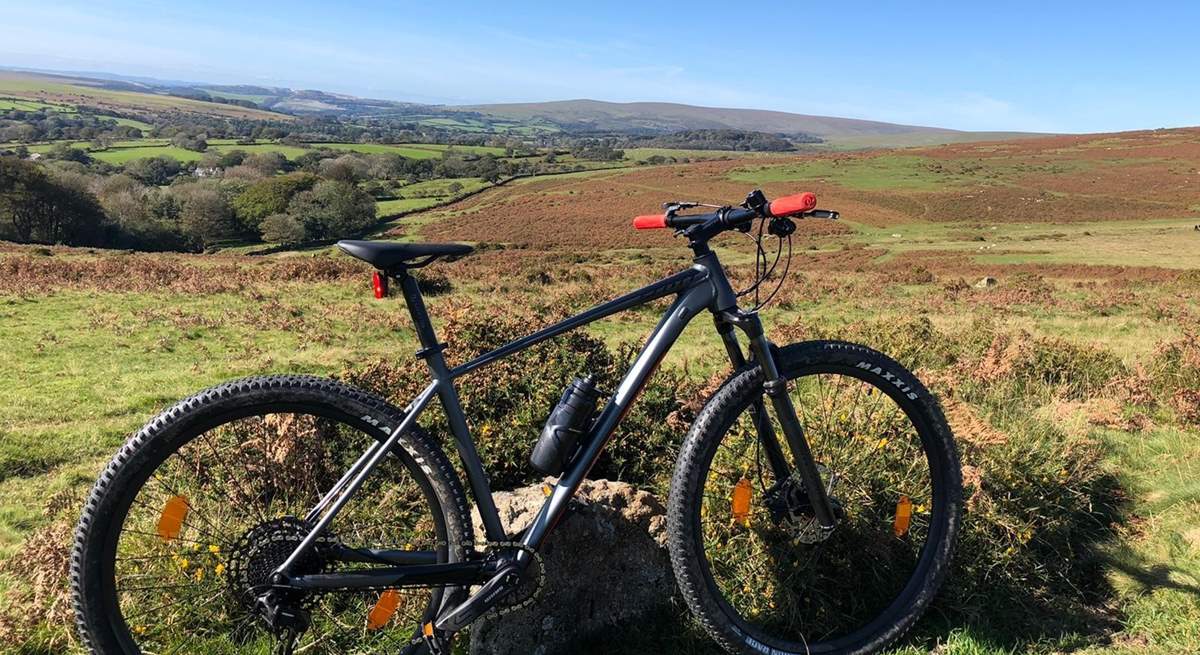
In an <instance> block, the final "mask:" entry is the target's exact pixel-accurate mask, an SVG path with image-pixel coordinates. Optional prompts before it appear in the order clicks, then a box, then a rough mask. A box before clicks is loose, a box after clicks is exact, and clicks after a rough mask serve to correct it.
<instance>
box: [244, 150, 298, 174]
mask: <svg viewBox="0 0 1200 655" xmlns="http://www.w3.org/2000/svg"><path fill="white" fill-rule="evenodd" d="M242 163H243V164H245V165H247V166H250V167H252V168H256V169H258V170H259V171H261V172H262V174H263V175H274V174H275V173H277V172H279V171H281V170H283V169H284V168H285V167H286V166H287V159H285V158H284V156H283V155H281V154H279V153H278V152H257V153H254V154H252V155H247V156H246V159H245V160H244V161H243V162H242Z"/></svg>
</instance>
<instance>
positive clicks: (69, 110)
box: [0, 98, 75, 114]
mask: <svg viewBox="0 0 1200 655" xmlns="http://www.w3.org/2000/svg"><path fill="white" fill-rule="evenodd" d="M39 109H50V110H53V111H57V112H60V113H63V114H73V113H75V108H74V107H71V106H69V105H59V104H51V103H48V102H38V101H36V100H22V99H19V98H0V111H14V110H15V111H37V110H39Z"/></svg>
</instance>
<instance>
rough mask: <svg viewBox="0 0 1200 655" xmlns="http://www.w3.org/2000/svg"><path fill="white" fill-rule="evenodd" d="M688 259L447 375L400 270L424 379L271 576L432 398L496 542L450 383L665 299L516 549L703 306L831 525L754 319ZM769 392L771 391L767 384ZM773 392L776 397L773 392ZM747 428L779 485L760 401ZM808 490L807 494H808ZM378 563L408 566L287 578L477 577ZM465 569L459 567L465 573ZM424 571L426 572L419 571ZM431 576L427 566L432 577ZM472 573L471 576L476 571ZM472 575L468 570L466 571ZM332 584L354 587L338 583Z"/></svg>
mask: <svg viewBox="0 0 1200 655" xmlns="http://www.w3.org/2000/svg"><path fill="white" fill-rule="evenodd" d="M693 247H694V248H695V249H696V258H695V260H694V263H693V265H692V266H691V268H688V269H686V270H684V271H680V272H678V273H675V274H674V275H671V276H669V277H667V278H665V279H663V280H661V281H659V282H656V283H654V284H650V285H648V286H646V287H643V288H641V289H638V290H637V291H633V292H631V293H628V294H626V295H623V296H620V297H618V298H616V299H614V300H611V301H609V302H606V303H603V304H601V305H597V306H596V307H593V308H591V309H589V310H587V311H585V312H583V313H581V314H579V315H577V316H574V317H571V318H568V319H566V320H564V321H562V322H559V323H556V324H554V325H551V326H549V327H546V328H544V329H542V330H540V331H538V332H535V333H533V334H531V335H529V336H526V337H523V338H520V339H517V340H515V341H512V342H511V343H508V344H506V345H504V346H501V347H500V348H497V349H496V350H494V351H491V352H489V353H486V354H483V355H481V356H479V357H477V358H475V359H473V360H471V361H469V362H466V363H465V364H462V365H460V366H457V367H454V368H449V367H448V366H447V364H446V360H445V357H444V356H443V354H442V351H443V350H444V349H445V345H444V344H442V343H440V342H438V340H437V336H436V334H435V333H434V330H433V326H432V324H431V322H430V318H429V313H428V311H427V310H426V308H425V303H424V300H423V298H422V295H421V292H420V290H419V289H418V287H417V282H416V280H415V279H414V278H413V277H412V276H411V275H409V274H408V272H407V271H406V270H405V269H403V268H401V269H400V270H399V271H397V272H393V273H392V276H393V277H394V278H395V279H397V280H398V281H399V282H400V285H401V289H402V291H403V294H404V298H405V300H406V302H407V304H408V310H409V313H410V314H411V316H412V319H413V325H414V327H415V330H416V334H417V338H418V340H419V342H420V344H421V349H420V350H419V351H417V355H418V356H419V357H421V358H422V359H424V360H425V362H426V363H427V364H428V366H429V370H430V373H431V376H432V381H431V382H430V383H429V385H428V386H427V387H426V388H425V389H424V390H423V391H422V392H421V393H420V394H418V395H417V397H416V398H414V399H413V400H412V401H411V402H410V403H409V404H408V406H407V407H406V410H405V417H404V419H403V421H402V422H401V423H400V424H399V425H397V426H395V427H394V428H392V429H391V430H390V432H389V433H388V436H387V438H385V439H382V440H379V441H376V442H375V443H374V444H373V445H372V446H371V447H370V448H368V449H367V451H366V452H365V453H363V455H362V456H361V457H360V458H359V459H358V460H357V461H356V462H355V464H354V465H353V466H352V467H351V468H350V470H349V471H347V472H346V473H345V475H343V476H342V478H341V479H340V480H339V481H338V482H337V483H336V484H335V485H334V487H333V488H332V489H330V491H329V492H328V493H327V494H326V495H325V496H324V497H322V499H321V500H320V501H319V502H318V504H317V505H316V506H315V507H314V508H313V509H312V511H311V512H310V513H309V515H308V517H307V518H308V521H309V522H312V521H316V523H315V525H314V527H313V529H312V530H311V531H310V532H309V534H308V535H307V537H306V538H305V539H304V540H302V541H301V543H300V544H299V546H298V547H297V548H296V550H295V551H293V553H292V555H291V556H290V557H289V558H288V559H287V560H286V561H285V562H284V563H283V564H282V565H281V566H280V567H279V568H278V569H277V570H276V573H277V576H278V577H279V578H280V579H284V578H286V576H287V574H288V572H289V571H290V570H291V569H292V567H293V566H294V565H295V563H296V562H297V561H299V560H300V559H301V558H302V557H304V555H305V554H307V553H308V552H309V551H310V550H311V549H312V548H313V547H314V546H315V544H316V541H317V540H318V539H319V537H320V536H321V535H322V534H323V533H324V532H325V530H326V529H327V528H328V527H329V524H330V523H331V522H332V521H333V519H334V517H335V516H336V515H337V514H338V512H339V511H341V509H342V508H343V507H344V506H345V505H346V503H347V502H348V501H349V500H350V498H351V497H352V496H353V495H354V493H355V492H356V491H357V490H358V489H359V488H361V487H362V485H363V483H364V482H365V481H366V479H367V477H368V476H369V475H370V474H371V472H372V471H373V470H374V469H375V467H376V466H377V465H378V464H379V463H380V461H381V460H382V459H383V457H384V456H385V455H386V454H387V453H388V452H389V451H391V450H392V449H393V447H394V446H395V445H396V444H397V443H398V442H399V439H400V436H401V435H402V434H403V433H404V432H405V431H406V430H408V429H410V428H411V427H412V426H413V425H414V424H415V422H416V420H417V419H418V417H419V416H420V415H421V413H422V411H423V410H424V409H425V408H426V407H427V406H428V404H429V401H430V400H431V399H432V398H433V396H434V395H436V396H437V397H438V399H439V401H440V402H441V404H442V407H443V409H444V410H445V414H446V417H447V419H448V423H449V427H450V431H451V433H452V435H453V437H454V444H455V447H456V449H457V451H458V454H459V457H460V458H461V460H462V463H463V467H464V469H465V470H466V474H467V481H468V484H469V486H470V489H471V494H472V496H473V497H474V499H475V502H476V505H477V507H478V509H479V514H480V517H481V518H482V522H483V527H484V532H485V535H486V537H487V540H488V541H491V542H506V541H508V535H506V534H505V532H504V528H503V525H502V524H501V521H500V515H499V513H498V512H497V510H496V506H495V502H494V500H493V499H492V491H491V487H490V485H489V483H488V479H487V474H486V472H485V470H484V467H483V463H482V461H481V460H480V458H479V453H478V451H477V450H476V446H475V441H474V440H473V438H472V437H471V433H470V429H469V428H468V426H467V418H466V415H465V414H464V412H463V409H462V404H461V402H460V400H459V396H458V391H457V389H456V387H455V385H454V380H455V379H457V378H460V377H462V376H464V375H466V374H468V373H471V372H473V371H475V370H477V369H479V368H482V367H484V366H487V365H488V364H491V363H493V362H495V361H497V360H499V359H501V358H503V357H506V356H508V355H511V354H513V353H516V352H519V351H521V350H524V349H526V348H529V347H530V346H533V345H534V344H537V343H540V342H542V341H545V340H547V339H550V338H553V337H555V336H558V335H560V334H562V333H564V332H567V331H569V330H573V329H575V328H578V327H581V326H583V325H587V324H589V323H592V322H594V321H598V320H600V319H603V318H606V317H608V316H611V315H613V314H616V313H618V312H622V311H625V310H628V309H631V308H634V307H638V306H641V305H645V304H647V303H650V302H652V301H654V300H658V299H660V298H664V297H666V296H669V295H671V294H675V295H676V297H675V299H674V301H673V302H672V303H671V304H670V306H669V307H668V308H667V310H666V312H665V313H664V314H663V316H662V318H661V319H660V320H659V322H658V324H657V326H655V328H654V330H653V331H652V332H651V333H650V336H649V338H648V339H647V340H646V343H645V345H644V346H643V347H642V349H641V352H640V353H639V354H638V356H637V358H636V359H635V360H634V361H633V364H632V365H631V366H630V368H629V370H628V371H627V372H626V374H625V376H624V378H623V379H622V380H621V382H620V384H619V385H618V386H617V388H616V390H615V391H614V392H613V394H612V396H611V397H610V398H609V400H608V402H607V404H606V405H605V406H604V408H603V409H602V410H601V412H600V414H599V416H598V417H597V418H596V420H595V421H594V423H593V426H592V429H591V431H590V434H588V435H587V436H586V438H585V440H584V441H583V443H582V446H581V449H580V451H579V452H578V453H577V454H576V455H575V456H574V458H573V459H572V461H571V463H570V465H569V467H568V468H567V470H566V471H564V472H563V474H562V475H561V476H560V477H559V480H558V482H557V483H556V484H555V485H554V486H553V487H552V488H551V490H550V493H549V494H548V496H547V499H546V502H545V503H544V504H543V506H542V508H541V510H540V511H539V513H538V515H537V517H536V518H535V519H534V520H533V522H532V523H531V524H530V525H529V527H528V528H526V530H525V532H524V534H523V535H522V536H521V543H522V544H523V545H524V546H525V547H527V548H529V549H532V550H536V549H538V548H540V547H541V545H542V544H543V542H544V541H545V539H546V537H547V536H548V535H549V533H550V531H551V530H552V529H553V528H554V526H555V524H557V522H558V521H559V520H560V519H561V518H562V516H563V513H564V512H565V510H566V509H567V506H568V503H569V501H570V499H571V497H572V496H574V494H575V492H576V491H577V490H578V489H579V486H580V484H582V482H583V480H584V479H585V478H586V477H587V474H588V472H589V471H590V470H591V468H592V466H593V465H594V464H595V463H596V460H597V459H598V458H599V456H600V454H601V452H602V451H603V450H604V447H605V446H606V445H607V444H608V442H609V440H610V439H611V437H612V435H613V433H614V432H615V430H616V427H617V425H618V424H619V423H620V422H621V420H622V419H623V418H624V417H625V414H626V413H627V412H628V411H629V409H630V408H631V407H632V404H633V402H634V400H635V399H636V397H637V395H638V393H639V392H640V391H641V389H642V387H643V386H644V385H645V384H646V382H647V381H648V380H649V378H650V376H651V375H652V374H653V373H654V370H655V369H656V368H657V367H658V365H659V363H660V362H661V361H662V359H663V357H664V356H665V355H666V353H667V352H668V351H669V350H670V349H671V347H672V346H673V345H674V344H675V342H676V340H677V339H678V338H679V335H680V334H681V333H682V332H683V330H684V328H686V327H687V325H688V324H689V323H690V322H691V320H692V319H693V318H695V317H696V315H697V314H699V313H700V312H701V311H703V310H705V309H708V310H709V311H710V312H712V314H713V317H714V321H715V322H716V326H717V331H718V333H719V334H720V336H721V338H722V341H723V342H724V344H725V346H726V349H727V351H728V354H729V357H730V360H731V362H732V363H733V364H734V366H735V367H740V366H741V365H743V364H745V361H746V360H745V358H744V356H743V354H742V350H741V346H740V344H739V343H738V340H737V338H736V336H735V335H734V328H735V327H736V328H738V329H741V330H742V331H743V332H745V333H746V335H747V337H748V338H749V341H750V343H749V349H750V353H751V355H752V357H753V358H754V361H755V362H756V363H759V365H760V366H762V367H763V374H764V380H765V385H764V387H765V389H766V393H767V395H769V396H770V397H771V402H772V405H773V406H774V408H775V410H776V414H777V415H778V416H779V420H780V423H781V425H782V427H783V429H784V430H783V431H784V433H785V435H784V436H785V437H786V439H787V443H788V445H789V447H790V448H791V449H792V450H791V452H792V453H793V455H794V456H795V459H796V462H795V465H796V470H797V471H798V473H799V474H801V476H802V477H803V479H804V480H805V481H806V483H807V482H812V483H814V484H812V485H806V486H807V488H808V489H809V490H810V494H811V497H812V498H811V499H812V500H813V506H814V509H815V512H816V514H817V518H818V520H819V521H820V523H821V524H822V525H825V526H827V527H832V525H833V519H832V510H830V509H829V505H828V500H827V498H825V496H824V494H823V492H822V485H821V484H820V474H819V472H818V471H817V469H816V467H815V465H814V464H813V462H812V457H811V454H810V453H809V451H808V445H807V443H806V442H805V440H804V438H803V433H802V430H801V429H800V426H799V423H798V421H796V418H795V409H794V407H792V405H791V400H790V397H789V396H788V394H787V393H786V381H784V380H783V379H782V377H781V375H780V373H779V371H778V370H777V368H776V365H775V361H774V356H773V353H772V346H771V344H770V343H769V342H768V341H767V339H766V337H765V335H764V334H763V330H762V324H761V322H760V321H759V318H758V315H757V314H755V313H746V312H742V311H740V310H739V309H738V308H737V298H736V294H735V293H734V291H733V289H732V287H731V286H730V283H729V280H728V278H727V277H726V276H725V271H724V269H723V268H722V267H721V264H720V262H719V261H718V260H717V257H716V254H715V253H713V252H712V251H711V250H709V249H708V248H707V247H706V246H703V247H696V246H693ZM772 385H774V386H772ZM781 388H782V389H783V390H784V392H783V393H779V390H780V389H781ZM752 411H753V413H754V417H755V421H756V423H757V424H758V428H759V436H760V439H762V440H763V442H764V446H765V450H766V453H767V457H768V460H769V462H770V464H771V466H772V468H773V469H775V473H776V475H777V476H779V478H780V479H782V478H783V477H786V475H788V474H790V472H791V471H792V470H793V469H792V467H791V466H789V465H788V463H787V461H786V459H785V457H784V455H783V452H782V450H781V448H780V446H779V443H778V441H777V440H776V439H775V436H774V433H773V430H772V429H771V427H770V424H769V422H768V421H766V420H764V419H765V418H766V412H765V406H764V403H763V402H762V401H761V400H759V401H757V402H756V403H755V404H754V405H753V406H752ZM813 489H816V491H812V490H813ZM376 552H377V553H379V554H380V555H379V556H378V557H377V558H378V559H382V560H384V561H387V562H389V563H393V564H401V565H408V566H407V568H403V569H384V570H381V571H380V572H379V573H376V574H372V573H370V572H366V573H354V574H341V575H339V574H325V575H310V576H297V577H296V578H294V579H293V581H292V582H293V583H294V584H296V586H301V587H311V588H317V587H332V586H337V585H335V582H334V581H335V579H340V580H343V581H345V582H347V583H349V581H348V578H350V577H357V578H360V579H362V580H363V583H362V584H363V586H366V585H367V584H368V583H370V582H373V583H378V582H379V581H380V580H382V579H384V578H386V579H387V580H388V581H389V582H390V583H392V584H405V583H407V584H420V583H425V582H429V581H431V580H438V581H443V582H446V583H451V584H463V583H469V582H479V581H481V579H484V578H486V576H485V575H483V574H482V573H480V576H481V577H476V578H471V576H470V572H469V571H467V572H464V571H463V568H464V567H462V566H458V567H456V566H455V565H454V564H441V565H433V564H431V563H430V561H429V559H430V558H429V555H428V554H427V553H411V554H405V553H404V552H396V551H376ZM523 555H525V553H518V555H517V558H518V561H522V560H523V559H527V558H524V557H522V556H523ZM468 568H469V567H468ZM427 569H428V570H427ZM432 569H437V571H436V572H435V571H433V570H432ZM475 569H479V567H478V566H476V567H475ZM476 572H477V573H478V571H476ZM340 586H354V585H353V584H343V585H340Z"/></svg>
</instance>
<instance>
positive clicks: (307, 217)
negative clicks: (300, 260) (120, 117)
mask: <svg viewBox="0 0 1200 655" xmlns="http://www.w3.org/2000/svg"><path fill="white" fill-rule="evenodd" d="M288 213H289V214H291V215H292V216H293V217H295V218H296V220H298V221H300V222H301V223H302V224H303V225H304V230H305V232H306V233H307V234H308V236H309V238H311V239H336V238H341V237H346V236H353V235H356V234H358V233H360V232H362V231H363V230H365V229H366V228H368V227H370V226H371V225H373V224H374V223H375V199H374V198H372V197H371V196H370V194H368V193H367V192H365V191H363V190H362V189H359V188H358V187H356V186H354V185H353V184H350V183H348V182H339V181H336V180H324V181H322V182H319V183H318V184H317V185H316V186H314V187H313V188H312V189H311V190H309V191H304V192H302V193H299V194H297V195H296V197H295V198H293V199H292V202H291V203H290V204H289V205H288Z"/></svg>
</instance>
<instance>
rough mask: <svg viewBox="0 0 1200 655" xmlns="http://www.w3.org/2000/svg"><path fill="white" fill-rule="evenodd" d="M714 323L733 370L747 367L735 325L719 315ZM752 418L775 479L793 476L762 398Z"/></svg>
mask: <svg viewBox="0 0 1200 655" xmlns="http://www.w3.org/2000/svg"><path fill="white" fill-rule="evenodd" d="M713 322H714V323H716V326H717V334H720V335H721V341H722V342H723V343H724V344H725V352H727V353H729V363H730V364H732V365H733V370H734V371H737V370H739V369H741V368H742V367H743V366H745V365H746V356H745V355H743V354H742V346H741V344H739V343H738V340H737V334H736V333H735V332H734V329H733V324H732V323H730V322H729V321H726V320H725V319H723V318H722V317H721V316H720V315H719V314H718V315H717V316H715V317H713ZM750 418H751V420H753V421H754V428H755V430H757V432H758V442H759V443H760V444H761V445H762V449H763V452H765V453H766V454H767V463H768V464H770V466H771V472H772V473H774V474H775V479H776V480H786V479H787V478H788V477H789V476H790V475H791V474H792V467H791V466H789V465H788V463H787V457H786V456H785V455H784V454H783V448H782V447H780V445H779V439H778V438H777V437H776V436H775V428H774V427H773V426H772V425H771V417H770V415H768V414H767V408H766V405H765V404H764V403H763V399H762V397H761V396H759V397H756V398H755V399H754V403H753V404H752V405H750Z"/></svg>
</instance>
